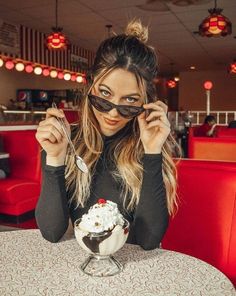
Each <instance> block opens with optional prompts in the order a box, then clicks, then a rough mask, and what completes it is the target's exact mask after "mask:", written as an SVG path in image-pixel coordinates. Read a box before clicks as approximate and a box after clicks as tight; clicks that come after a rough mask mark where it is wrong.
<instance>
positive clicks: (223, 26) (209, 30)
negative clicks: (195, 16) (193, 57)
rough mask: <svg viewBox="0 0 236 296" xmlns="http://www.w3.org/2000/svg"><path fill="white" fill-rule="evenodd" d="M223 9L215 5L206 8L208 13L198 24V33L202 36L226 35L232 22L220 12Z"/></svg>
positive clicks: (229, 32)
mask: <svg viewBox="0 0 236 296" xmlns="http://www.w3.org/2000/svg"><path fill="white" fill-rule="evenodd" d="M222 11H223V9H221V8H217V0H215V7H214V8H211V9H209V10H208V12H209V13H210V15H209V16H208V17H206V18H205V19H204V20H203V21H202V23H201V24H200V26H199V35H201V36H203V37H205V36H206V37H214V36H215V37H217V36H223V37H224V36H226V35H229V34H231V33H232V24H231V22H230V20H229V19H228V18H227V17H225V16H224V15H223V14H221V12H222Z"/></svg>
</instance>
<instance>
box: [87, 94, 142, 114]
mask: <svg viewBox="0 0 236 296" xmlns="http://www.w3.org/2000/svg"><path fill="white" fill-rule="evenodd" d="M88 98H89V101H90V103H91V105H92V106H93V107H94V108H96V109H97V110H98V111H100V112H104V113H107V112H109V111H111V110H112V109H114V108H116V110H117V112H118V113H119V114H120V115H121V116H123V117H125V118H132V117H136V116H138V115H139V114H141V113H142V112H143V111H144V110H145V109H144V108H143V107H137V106H128V105H116V104H113V103H112V102H109V101H107V100H105V99H103V98H100V97H98V96H94V95H91V94H89V95H88Z"/></svg>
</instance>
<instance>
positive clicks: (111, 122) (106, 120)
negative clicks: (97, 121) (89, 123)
mask: <svg viewBox="0 0 236 296" xmlns="http://www.w3.org/2000/svg"><path fill="white" fill-rule="evenodd" d="M104 121H105V122H106V123H107V124H109V125H116V124H117V123H118V122H119V121H118V120H111V119H108V118H105V117H104Z"/></svg>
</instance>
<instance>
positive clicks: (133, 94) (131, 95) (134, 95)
mask: <svg viewBox="0 0 236 296" xmlns="http://www.w3.org/2000/svg"><path fill="white" fill-rule="evenodd" d="M122 97H123V98H125V97H141V96H140V94H139V93H131V94H128V95H125V96H122Z"/></svg>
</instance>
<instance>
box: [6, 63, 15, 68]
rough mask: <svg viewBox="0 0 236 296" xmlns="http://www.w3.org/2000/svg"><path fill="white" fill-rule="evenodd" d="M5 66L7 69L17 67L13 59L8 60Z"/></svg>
mask: <svg viewBox="0 0 236 296" xmlns="http://www.w3.org/2000/svg"><path fill="white" fill-rule="evenodd" d="M5 67H6V68H7V70H12V69H13V68H14V67H15V64H14V63H13V61H7V62H6V64H5Z"/></svg>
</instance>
